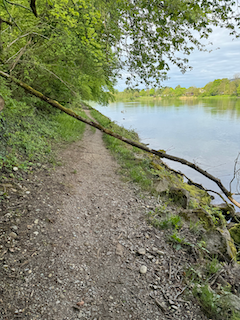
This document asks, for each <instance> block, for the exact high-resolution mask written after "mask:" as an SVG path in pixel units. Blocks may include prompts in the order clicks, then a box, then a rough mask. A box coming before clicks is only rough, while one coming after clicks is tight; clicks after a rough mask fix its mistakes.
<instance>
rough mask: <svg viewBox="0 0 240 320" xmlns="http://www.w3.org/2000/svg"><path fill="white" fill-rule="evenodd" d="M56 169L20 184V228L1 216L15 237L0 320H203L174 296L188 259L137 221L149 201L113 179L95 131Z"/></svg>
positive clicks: (2, 286)
mask: <svg viewBox="0 0 240 320" xmlns="http://www.w3.org/2000/svg"><path fill="white" fill-rule="evenodd" d="M62 162H63V166H61V167H59V168H58V169H56V171H55V172H54V173H53V174H51V175H50V176H49V174H48V172H47V171H46V175H45V176H41V177H39V176H37V175H36V176H35V177H34V179H33V181H28V183H29V189H30V187H31V188H32V190H35V191H31V195H29V197H30V198H29V202H31V204H30V205H29V206H28V214H26V215H25V218H26V219H25V220H24V219H23V218H21V217H19V216H16V214H15V215H12V216H11V215H10V216H9V217H7V218H6V215H2V216H3V217H5V220H6V221H5V220H4V218H3V222H4V221H5V224H6V223H8V225H9V228H10V229H11V228H12V227H14V226H15V230H14V232H15V233H16V235H17V237H16V239H14V240H12V239H10V242H11V241H12V243H10V244H9V245H8V248H9V251H8V252H6V253H5V254H4V256H3V258H4V259H1V260H2V263H3V264H5V266H6V265H7V267H5V269H4V274H3V277H2V278H1V282H0V298H1V302H2V304H3V306H2V309H1V312H2V313H1V315H2V316H1V317H0V319H8V320H11V319H49V320H66V319H69V320H70V319H71V320H75V319H82V320H84V319H93V320H100V319H101V320H104V319H106V320H108V319H119V320H120V319H121V320H124V319H135V320H148V319H149V320H150V319H151V320H152V319H154V320H157V319H159V320H160V319H161V320H165V319H178V320H181V319H189V320H193V319H195V320H196V319H207V318H206V317H205V316H204V315H203V314H202V313H201V311H200V309H199V307H198V306H197V305H195V304H194V303H192V302H188V301H185V300H184V299H186V298H185V297H182V295H181V291H182V290H184V288H185V285H184V283H183V276H182V271H183V270H182V268H183V265H184V263H185V261H187V258H185V257H184V256H180V255H178V254H177V253H176V252H173V250H172V248H171V247H170V246H169V245H168V244H167V243H166V242H165V241H164V237H163V231H159V230H155V229H154V228H152V227H151V226H149V225H147V223H146V221H145V217H146V213H147V212H148V211H149V210H151V209H154V208H155V206H156V205H158V203H157V201H156V199H154V198H152V197H149V196H148V195H145V196H144V197H141V196H140V195H139V190H138V189H137V187H134V186H133V185H128V184H126V183H123V182H122V181H121V180H120V178H119V176H118V175H117V174H116V170H117V169H118V166H117V164H116V162H115V161H114V160H113V158H112V157H111V156H110V154H109V152H108V150H107V149H106V148H105V146H104V144H103V141H102V134H101V132H99V131H96V132H95V133H93V132H92V130H90V129H89V128H87V129H86V132H85V134H84V138H83V140H82V141H79V142H77V143H75V144H72V145H71V146H70V147H69V148H68V149H66V150H65V151H64V152H63V154H62ZM26 183H27V182H26ZM34 186H35V187H36V188H35V189H34ZM18 201H20V200H18ZM3 210H6V207H5V208H3V209H2V211H3ZM10 229H9V232H10V231H11V230H10ZM7 232H8V231H6V233H7ZM8 239H9V238H8ZM139 249H142V251H140V252H139V253H138V251H139ZM143 249H144V250H143ZM142 266H145V267H147V271H146V269H145V270H143V272H145V271H146V273H140V268H141V267H142ZM3 268H4V267H3ZM12 269H14V270H13V271H12ZM142 269H144V268H142ZM4 279H5V280H6V279H7V284H6V281H5V282H4ZM6 295H8V297H6Z"/></svg>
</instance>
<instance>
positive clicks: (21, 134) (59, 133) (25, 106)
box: [0, 80, 85, 174]
mask: <svg viewBox="0 0 240 320" xmlns="http://www.w3.org/2000/svg"><path fill="white" fill-rule="evenodd" d="M0 95H1V96H2V97H3V99H4V101H5V107H4V109H3V111H2V112H1V113H0V139H1V144H0V171H1V172H2V173H4V174H6V173H9V172H12V169H13V167H16V168H18V169H22V170H28V168H34V166H36V165H37V164H39V163H45V162H52V163H53V162H54V161H55V160H54V159H55V158H54V153H53V150H54V147H53V146H54V145H55V144H56V143H62V142H72V141H75V140H77V139H79V138H81V136H82V134H83V132H84V128H85V124H84V123H82V122H80V121H78V120H76V119H74V118H72V117H69V116H68V115H66V114H64V113H62V112H61V111H60V110H57V109H54V108H52V107H50V106H48V105H47V104H46V103H44V102H42V101H40V100H39V99H37V98H35V97H32V96H25V97H24V98H21V99H14V98H13V97H12V96H11V90H10V89H9V88H8V87H7V86H6V85H5V83H4V81H2V80H1V83H0ZM77 112H78V113H79V112H80V114H81V115H82V116H83V114H84V113H83V112H81V111H79V110H78V111H77Z"/></svg>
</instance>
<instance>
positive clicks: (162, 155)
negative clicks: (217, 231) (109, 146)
mask: <svg viewBox="0 0 240 320" xmlns="http://www.w3.org/2000/svg"><path fill="white" fill-rule="evenodd" d="M0 76H2V77H4V78H6V79H8V80H10V81H12V82H14V83H16V84H18V85H19V86H20V87H22V88H23V89H25V90H26V91H27V92H28V93H30V94H32V95H34V96H36V97H38V98H40V99H41V100H43V101H46V102H47V103H48V104H50V105H51V106H53V107H54V108H57V109H60V110H61V111H63V112H65V113H66V114H68V115H70V116H71V117H73V118H75V119H77V120H80V121H82V122H84V123H86V124H88V125H90V126H92V127H94V128H96V129H98V130H101V131H102V132H104V133H106V134H108V135H110V136H112V137H114V138H117V139H119V140H121V141H123V142H125V143H127V144H130V145H131V146H134V147H136V148H139V149H141V150H144V151H146V152H149V153H152V154H155V155H157V156H158V157H160V158H165V159H169V160H172V161H175V162H180V163H182V164H184V165H186V166H188V167H190V168H192V169H194V170H196V171H198V172H200V173H201V174H202V175H204V176H205V177H207V178H208V179H210V180H212V181H213V182H215V183H216V184H217V185H218V187H219V188H220V189H221V190H222V192H223V193H224V195H225V196H226V197H227V198H228V199H229V200H230V201H231V202H232V203H233V204H235V205H236V206H237V207H239V208H240V203H239V202H237V201H236V200H235V199H233V198H232V193H231V192H229V191H228V190H227V189H226V188H225V187H224V186H223V184H222V183H221V181H220V180H219V179H218V178H216V177H214V176H213V175H211V174H210V173H208V172H207V171H205V170H203V169H201V168H200V167H199V166H197V165H196V164H194V163H192V162H189V161H187V160H185V159H182V158H178V157H175V156H171V155H169V154H167V153H165V152H160V151H157V150H154V149H150V148H148V147H146V146H144V145H142V144H140V143H138V142H135V141H132V140H129V139H126V138H124V137H122V136H120V135H118V134H116V133H114V132H112V131H111V130H108V129H106V128H104V127H103V126H101V125H100V124H98V123H96V122H94V121H91V120H88V119H84V118H83V117H81V116H79V115H77V114H76V113H75V112H73V111H72V110H71V109H68V108H65V107H64V106H62V105H61V104H60V103H58V102H57V101H56V100H53V99H51V98H48V97H46V96H45V95H43V94H42V93H41V92H39V91H37V90H35V89H33V88H32V87H30V86H28V85H27V84H26V83H24V82H22V81H20V80H18V79H16V78H14V77H12V76H10V75H9V74H7V73H5V72H3V71H0Z"/></svg>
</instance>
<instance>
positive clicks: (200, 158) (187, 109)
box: [96, 99, 240, 191]
mask: <svg viewBox="0 0 240 320" xmlns="http://www.w3.org/2000/svg"><path fill="white" fill-rule="evenodd" d="M96 108H97V109H98V110H99V111H100V112H102V113H103V114H105V115H106V116H108V117H109V118H110V119H111V120H113V121H116V122H117V123H118V124H119V125H123V126H124V127H125V128H127V129H135V130H136V131H137V132H138V133H139V135H140V138H141V140H142V142H144V143H148V144H149V145H150V147H151V148H153V149H157V150H158V149H164V150H166V151H167V152H168V153H169V154H172V155H175V156H178V157H182V158H185V159H187V160H189V161H191V162H196V164H198V165H199V166H200V167H202V168H203V169H205V170H207V171H208V172H209V173H211V174H212V175H214V176H216V177H218V178H219V179H221V181H222V183H223V184H224V185H225V186H226V187H227V188H229V182H230V181H231V178H232V173H233V168H234V160H235V159H236V157H237V155H238V153H239V152H240V139H239V138H240V126H239V125H240V99H233V100H231V99H222V100H219V99H201V100H200V99H199V100H197V99H189V100H179V99H178V100H173V99H171V100H166V99H164V100H158V101H156V100H155V101H151V102H148V101H141V102H130V103H129V102H127V103H125V102H117V103H113V104H110V105H109V106H108V107H102V106H97V107H96ZM169 164H170V163H169ZM170 165H171V167H173V168H174V169H176V170H181V171H183V172H184V173H185V174H186V175H189V177H190V178H191V179H192V180H194V181H196V182H198V183H201V184H202V185H203V186H205V187H206V188H208V189H213V190H215V191H219V190H217V188H216V186H214V184H213V183H211V182H210V181H208V180H207V179H205V178H204V177H203V176H201V175H199V174H197V172H194V171H193V170H192V169H190V168H186V167H184V166H182V165H181V164H178V163H171V164H170Z"/></svg>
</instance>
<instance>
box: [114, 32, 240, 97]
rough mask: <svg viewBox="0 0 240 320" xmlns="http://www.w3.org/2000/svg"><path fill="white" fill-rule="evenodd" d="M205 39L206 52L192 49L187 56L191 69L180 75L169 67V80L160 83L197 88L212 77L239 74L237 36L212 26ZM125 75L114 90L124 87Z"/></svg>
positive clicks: (239, 58) (239, 40)
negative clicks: (209, 43) (208, 35)
mask: <svg viewBox="0 0 240 320" xmlns="http://www.w3.org/2000/svg"><path fill="white" fill-rule="evenodd" d="M208 42H212V43H213V45H208V46H207V48H208V49H209V50H212V51H211V52H210V53H209V52H201V51H199V50H197V49H196V50H195V51H194V52H192V53H191V55H190V56H188V57H187V58H188V59H189V64H190V65H191V66H192V67H193V69H192V70H191V71H188V72H186V73H185V74H182V73H181V72H180V70H179V69H178V68H177V67H175V66H172V67H171V69H170V71H169V73H168V76H169V77H170V79H169V80H167V81H164V82H163V83H162V85H163V86H169V87H172V88H175V87H176V86H177V85H180V86H181V87H186V88H189V87H191V86H196V87H198V88H201V87H204V86H205V85H206V84H207V83H208V82H210V81H213V80H215V79H222V78H229V79H233V78H234V75H235V74H237V73H240V38H238V39H236V38H234V37H233V36H231V35H229V31H228V30H226V29H221V28H214V29H213V33H212V34H211V36H210V37H209V38H208V40H207V43H208ZM126 76H127V73H123V78H122V79H120V80H119V81H118V84H117V86H116V89H118V90H119V91H123V90H124V89H125V88H126V84H125V77H126ZM139 88H140V89H142V88H145V86H144V85H143V86H142V87H140V86H139Z"/></svg>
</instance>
